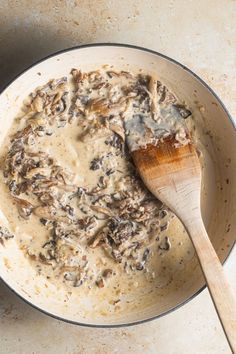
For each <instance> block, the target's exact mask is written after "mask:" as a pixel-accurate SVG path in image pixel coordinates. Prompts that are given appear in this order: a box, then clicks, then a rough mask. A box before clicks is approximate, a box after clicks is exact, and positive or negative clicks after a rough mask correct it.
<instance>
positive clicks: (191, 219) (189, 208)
mask: <svg viewBox="0 0 236 354" xmlns="http://www.w3.org/2000/svg"><path fill="white" fill-rule="evenodd" d="M132 157H133V160H134V162H135V165H136V167H137V168H138V170H139V173H140V176H141V177H142V179H143V181H144V183H145V185H146V186H147V188H148V189H149V190H150V191H151V192H152V193H153V194H154V195H155V196H156V197H157V198H158V199H160V200H161V201H162V202H163V203H164V204H165V205H167V206H168V207H169V208H170V209H171V210H173V212H174V213H175V214H176V215H177V216H178V217H179V218H180V220H181V221H182V223H183V224H184V225H185V227H186V229H187V231H188V233H189V236H190V237H191V240H192V242H193V245H194V247H195V250H196V252H197V255H198V258H199V261H200V264H201V267H202V271H203V274H204V276H205V279H206V282H207V285H208V289H209V291H210V294H211V297H212V300H213V302H214V305H215V308H216V311H217V313H218V316H219V319H220V321H221V324H222V326H223V329H224V332H225V334H226V337H227V339H228V342H229V345H230V347H231V349H232V351H233V353H236V299H235V296H234V294H233V291H232V289H231V287H230V284H229V283H228V281H227V279H226V277H225V274H224V272H223V267H222V265H221V263H220V260H219V258H218V256H217V254H216V252H215V250H214V248H213V246H212V244H211V242H210V240H209V238H208V235H207V232H206V229H205V227H204V224H203V221H202V216H201V207H200V192H201V167H200V163H199V159H198V155H197V152H196V149H195V147H194V145H193V144H192V143H189V144H187V145H185V146H181V147H176V141H175V140H174V138H168V139H165V140H164V141H163V142H161V143H159V145H157V146H154V145H148V146H147V148H141V149H139V150H136V151H134V152H132Z"/></svg>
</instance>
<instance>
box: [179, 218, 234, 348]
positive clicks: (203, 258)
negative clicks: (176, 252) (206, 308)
mask: <svg viewBox="0 0 236 354" xmlns="http://www.w3.org/2000/svg"><path fill="white" fill-rule="evenodd" d="M184 224H185V226H186V228H187V230H188V232H189V235H190V237H191V240H192V242H193V245H194V247H195V250H196V253H197V255H198V258H199V261H200V265H201V268H202V271H203V274H204V276H205V279H206V282H207V285H208V289H209V291H210V294H211V297H212V300H213V303H214V305H215V308H216V311H217V313H218V316H219V319H220V321H221V324H222V327H223V329H224V332H225V335H226V337H227V339H228V343H229V345H230V347H231V350H232V352H233V353H236V297H235V295H234V293H233V290H232V288H231V285H230V284H229V282H228V280H227V278H226V276H225V274H224V271H223V267H222V264H221V262H220V260H219V258H218V256H217V254H216V252H215V250H214V248H213V246H212V244H211V242H210V239H209V237H208V235H207V232H206V229H205V226H204V224H203V221H202V219H201V218H198V219H197V220H196V221H195V222H186V223H184Z"/></svg>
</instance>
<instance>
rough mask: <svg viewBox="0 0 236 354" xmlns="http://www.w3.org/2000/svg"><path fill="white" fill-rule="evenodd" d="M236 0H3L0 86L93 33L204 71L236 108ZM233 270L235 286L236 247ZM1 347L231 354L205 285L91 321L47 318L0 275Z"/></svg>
mask: <svg viewBox="0 0 236 354" xmlns="http://www.w3.org/2000/svg"><path fill="white" fill-rule="evenodd" d="M235 13H236V1H235V0H224V1H221V0H207V1H205V0H199V1H191V0H178V1H174V0H165V1H163V0H158V1H157V0H147V1H141V0H136V1H131V0H127V1H125V0H119V1H115V0H110V1H109V0H107V1H106V0H96V2H95V1H90V0H80V1H75V0H74V1H73V0H67V1H51V0H49V1H48V2H46V1H42V0H38V1H36V0H34V1H26V0H21V1H17V0H14V1H11V0H8V1H4V0H0V19H1V21H0V48H1V49H0V88H2V87H4V85H5V84H6V83H7V82H8V81H9V80H10V79H12V78H13V77H14V76H15V75H16V74H17V73H18V72H19V71H21V70H22V69H24V68H25V67H27V66H28V65H29V64H31V63H32V62H33V61H35V60H37V59H39V58H42V57H44V56H45V55H48V54H50V53H52V52H54V51H57V50H60V49H63V48H65V47H70V46H73V45H78V44H84V43H88V42H124V43H130V44H136V45H140V46H145V47H148V48H151V49H154V50H157V51H159V52H162V53H164V54H166V55H169V56H171V57H173V58H174V59H177V60H179V61H180V62H182V63H183V64H185V65H187V66H189V67H190V68H191V69H192V70H194V71H195V72H196V73H197V74H199V75H200V76H201V77H202V78H203V79H204V80H205V81H206V82H207V83H208V84H209V85H210V86H211V87H212V88H213V89H214V90H215V91H216V93H217V94H218V95H219V96H220V97H221V98H222V100H223V102H224V103H225V104H226V106H227V108H228V109H229V111H230V112H231V114H232V115H233V116H235V117H236V104H235V97H236V70H235V69H236V26H235ZM225 271H226V273H227V275H228V277H229V279H230V280H231V282H232V284H233V286H234V288H235V290H236V249H234V251H233V252H232V254H231V256H230V259H229V260H228V261H227V264H226V266H225ZM0 316H1V321H0V333H1V335H0V352H1V353H3V354H5V353H6V354H14V353H16V354H18V353H19V354H21V353H24V354H33V353H35V354H36V353H37V354H41V353H42V354H44V353H47V354H54V353H55V354H61V353H62V354H64V353H65V354H84V353H86V354H87V353H89V354H90V353H91V354H96V353H104V354H106V353H109V354H110V353H145V354H146V353H157V354H185V353H188V354H213V353H214V354H221V353H224V354H228V353H230V350H229V347H228V345H227V342H226V340H225V338H224V335H223V331H222V329H221V327H220V324H219V321H218V319H217V316H216V314H215V311H214V308H213V305H212V304H211V301H210V297H209V294H208V291H207V290H205V291H204V292H203V293H201V294H200V295H199V296H198V297H197V298H195V299H194V300H193V301H191V302H190V303H188V304H187V305H185V306H184V307H182V308H180V309H178V310H177V311H175V312H173V313H171V314H169V315H168V316H166V317H163V318H161V319H159V320H156V321H153V322H150V323H146V324H143V325H139V326H136V327H131V328H124V329H112V330H109V329H89V328H81V327H76V326H73V325H70V324H66V323H63V322H61V321H57V320H55V319H52V318H49V317H47V316H45V315H43V314H41V313H40V312H38V311H37V310H34V309H32V308H31V307H30V306H28V305H27V304H25V303H24V302H22V301H21V300H20V299H18V297H17V296H15V295H14V294H12V293H11V292H10V291H9V290H8V289H7V288H6V287H5V286H4V285H3V284H2V283H0Z"/></svg>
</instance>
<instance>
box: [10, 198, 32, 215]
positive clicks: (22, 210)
mask: <svg viewBox="0 0 236 354" xmlns="http://www.w3.org/2000/svg"><path fill="white" fill-rule="evenodd" d="M14 200H15V202H16V205H17V209H18V212H19V214H20V216H21V217H22V218H23V219H28V218H29V217H30V215H31V214H32V211H33V208H34V207H33V205H32V204H31V203H30V202H28V201H27V200H24V199H20V198H14Z"/></svg>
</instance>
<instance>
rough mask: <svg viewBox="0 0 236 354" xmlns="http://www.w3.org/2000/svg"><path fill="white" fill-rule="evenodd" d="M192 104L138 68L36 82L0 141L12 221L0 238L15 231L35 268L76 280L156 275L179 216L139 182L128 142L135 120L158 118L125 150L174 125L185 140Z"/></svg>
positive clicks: (100, 282) (5, 208) (95, 282)
mask: <svg viewBox="0 0 236 354" xmlns="http://www.w3.org/2000/svg"><path fill="white" fill-rule="evenodd" d="M190 114H191V112H190V111H189V110H188V109H187V108H186V107H185V106H184V105H183V104H182V103H181V102H179V100H178V99H177V98H176V97H175V95H174V94H173V93H171V92H170V91H169V90H168V89H167V88H166V86H164V85H163V84H162V83H161V82H159V81H157V80H154V79H153V78H151V77H150V76H148V75H143V74H138V75H134V74H132V73H130V72H125V71H120V72H116V71H111V70H110V71H108V70H105V69H104V70H98V71H92V72H88V73H82V72H80V71H79V70H76V69H73V70H72V71H71V76H68V78H67V77H63V78H60V79H56V80H51V81H50V82H48V83H47V84H45V85H44V86H43V87H40V88H37V89H36V90H35V91H34V92H33V93H32V94H31V95H30V96H29V97H28V98H27V100H26V101H25V103H24V106H23V108H22V114H21V116H20V117H17V118H16V119H15V122H14V124H13V126H12V129H11V132H10V133H11V134H10V135H9V136H8V137H7V138H6V139H5V143H4V146H3V147H2V153H1V169H2V174H1V180H0V182H1V183H0V188H1V195H2V198H1V202H0V204H1V205H0V208H1V210H2V212H3V213H4V215H5V216H6V219H7V220H8V223H9V230H8V229H6V228H5V226H4V227H2V228H1V229H0V241H1V242H2V243H4V242H5V241H6V240H7V239H9V238H12V237H13V235H15V236H16V237H17V242H19V245H20V248H21V249H22V251H23V252H24V253H25V256H26V257H27V258H28V259H29V262H30V263H31V264H32V265H33V266H35V267H36V268H37V271H38V273H39V274H43V275H45V277H47V278H48V279H51V280H52V281H54V280H55V279H56V280H57V281H60V282H61V283H65V284H68V285H69V286H72V287H80V286H82V285H83V286H86V287H87V288H88V289H91V288H92V287H94V286H95V287H98V288H103V287H106V286H107V285H108V286H109V282H111V280H112V279H113V282H114V279H115V281H116V282H119V281H122V278H121V277H120V276H121V275H123V276H124V277H125V276H127V277H128V278H130V277H132V278H133V279H135V278H134V277H136V278H137V274H138V275H140V274H142V276H143V277H146V278H147V279H150V280H151V279H153V278H155V277H156V276H157V272H156V265H155V267H154V263H155V264H156V258H157V257H158V256H160V257H163V256H165V254H166V253H168V252H169V251H170V249H171V242H172V240H171V236H170V235H171V234H172V233H173V231H171V229H173V226H172V225H173V224H174V223H176V222H177V221H176V217H175V216H174V215H173V213H172V212H171V211H169V210H168V209H167V208H166V207H165V206H164V205H162V204H161V202H159V201H158V200H157V199H155V198H154V197H153V196H152V195H151V194H150V193H149V191H148V190H147V189H146V188H145V186H144V185H143V183H142V181H141V180H140V178H139V176H138V174H137V172H136V169H135V167H134V165H133V163H132V160H131V157H130V154H129V151H128V149H127V146H126V142H127V141H128V143H129V135H130V134H131V135H132V134H135V129H134V128H135V127H136V128H137V126H138V124H141V125H143V124H144V125H145V122H146V123H147V124H146V126H148V128H150V130H152V129H151V128H152V123H153V121H154V122H155V124H156V123H157V124H159V127H160V129H159V130H155V131H154V132H153V131H152V136H150V135H148V136H147V135H145V136H144V140H141V141H136V144H135V145H133V146H131V150H135V149H136V148H138V147H139V146H144V145H145V144H147V143H149V142H153V141H155V142H157V141H158V140H159V139H161V138H162V137H166V136H168V135H170V134H173V133H175V134H176V135H175V137H176V140H177V141H178V142H179V143H185V142H186V141H187V140H186V139H187V138H186V130H185V129H184V128H183V127H184V126H185V125H184V122H183V120H184V119H185V118H187V117H188V116H189V115H190ZM173 116H175V118H174V119H173ZM130 118H132V119H130ZM124 122H125V124H124ZM133 122H135V125H134V124H133ZM153 133H154V135H153ZM150 139H151V140H150ZM9 205H10V206H11V207H10V208H9ZM6 242H7V241H6ZM160 278H161V277H160Z"/></svg>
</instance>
